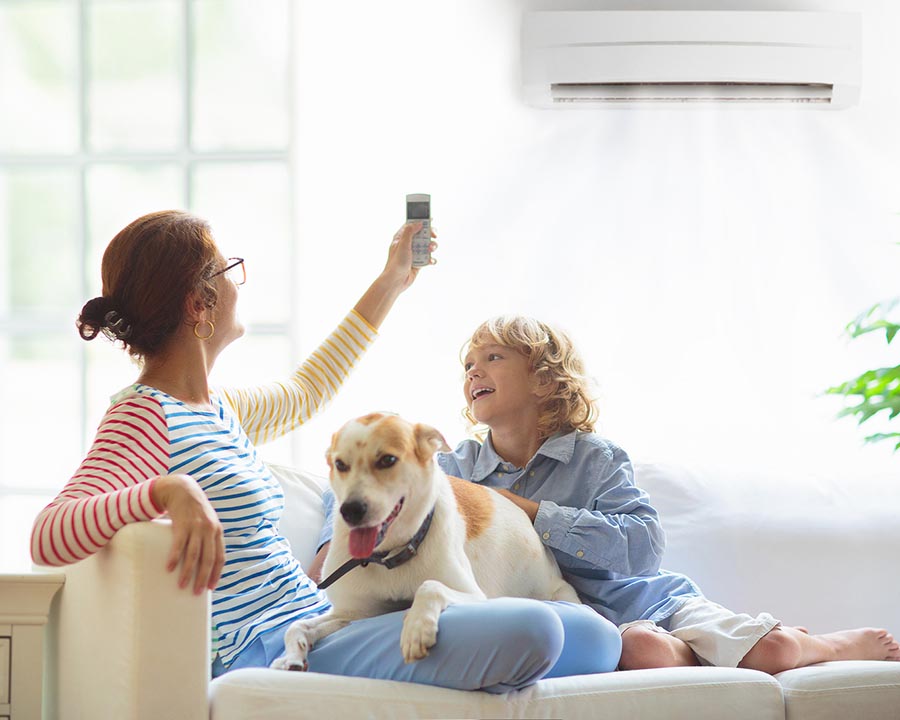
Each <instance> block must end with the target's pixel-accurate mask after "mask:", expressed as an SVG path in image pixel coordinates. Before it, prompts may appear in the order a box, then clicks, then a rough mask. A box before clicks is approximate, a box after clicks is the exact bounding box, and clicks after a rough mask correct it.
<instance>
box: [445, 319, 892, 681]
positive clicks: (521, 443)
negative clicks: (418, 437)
mask: <svg viewBox="0 0 900 720" xmlns="http://www.w3.org/2000/svg"><path fill="white" fill-rule="evenodd" d="M464 351H465V358H464V368H465V373H466V375H465V382H464V391H465V397H466V411H465V412H466V415H467V416H468V418H469V420H470V421H471V422H472V423H473V424H476V423H477V424H480V425H482V426H486V427H487V429H488V432H487V435H486V437H485V438H484V441H483V442H478V441H476V440H465V441H463V442H462V443H461V444H460V445H459V447H457V448H456V450H455V451H454V452H453V453H445V454H441V455H439V456H438V461H439V463H440V465H441V467H442V469H443V470H444V471H445V472H446V473H448V474H449V475H455V476H457V477H461V478H465V479H467V480H470V481H473V482H477V483H481V484H484V485H488V486H490V487H493V488H495V489H496V490H498V491H499V492H501V493H503V494H504V495H506V496H507V497H509V498H510V499H511V500H512V501H513V502H515V503H516V504H517V505H519V507H521V508H522V509H523V510H524V511H525V512H526V513H527V514H528V516H529V518H531V521H532V523H533V524H534V528H535V530H536V531H537V533H538V534H539V535H540V537H541V538H542V539H543V541H544V543H545V544H546V545H547V546H548V547H549V548H550V549H551V550H552V551H553V553H554V555H555V556H556V559H557V561H558V562H559V565H560V568H561V569H562V571H563V575H564V576H565V578H566V580H568V581H569V582H570V583H571V584H572V585H573V586H574V587H575V589H576V590H577V591H578V593H579V595H580V596H581V598H582V600H583V601H584V602H585V603H587V604H589V605H591V606H592V607H593V608H594V609H595V610H596V611H597V612H599V613H600V614H602V615H604V616H605V617H607V618H608V619H610V620H611V621H612V622H614V623H616V624H617V625H619V630H620V632H621V633H622V657H621V661H620V665H619V667H620V668H621V669H623V670H631V669H638V668H654V667H672V666H679V665H698V664H702V665H718V666H724V667H743V668H752V669H756V670H762V671H764V672H768V673H772V674H775V673H778V672H781V671H783V670H788V669H791V668H796V667H802V666H805V665H810V664H813V663H817V662H823V661H826V660H900V646H898V644H897V643H896V642H895V641H894V638H893V636H892V635H891V634H889V633H888V632H887V631H886V630H878V629H874V628H860V629H856V630H847V631H843V632H837V633H831V634H827V635H810V634H808V633H807V631H806V629H805V628H793V627H785V626H783V625H782V624H781V623H780V622H779V621H778V620H776V619H775V618H774V617H772V616H771V615H769V614H768V613H762V614H760V615H758V616H757V617H751V616H750V615H744V614H737V613H733V612H731V611H730V610H727V609H725V608H723V607H721V606H720V605H717V604H715V603H713V602H711V601H709V600H707V599H706V598H705V597H704V596H703V594H702V592H701V591H700V588H699V587H697V585H696V584H694V582H693V581H691V579H690V578H688V577H686V576H684V575H679V574H675V573H670V572H667V571H665V570H660V569H659V563H660V559H661V557H662V552H663V548H664V545H665V541H664V536H663V533H662V530H661V528H660V525H659V519H658V516H657V513H656V510H654V509H653V507H652V506H651V505H650V501H649V498H648V497H647V495H646V493H644V492H643V491H642V490H641V489H640V488H638V487H636V486H635V485H634V483H633V480H632V467H631V461H630V460H629V458H628V455H627V454H626V453H625V452H624V451H623V450H622V449H621V448H618V447H616V446H615V445H614V444H613V443H611V442H609V441H608V440H604V439H603V438H601V437H599V436H598V435H596V434H594V432H593V430H594V422H595V419H596V410H595V408H594V405H593V402H592V400H591V399H590V397H589V395H588V382H587V379H586V378H585V375H584V366H583V363H582V360H581V358H580V357H579V355H578V353H577V352H576V350H575V348H574V346H573V345H572V343H571V341H570V340H569V338H568V337H567V336H566V335H565V334H564V333H562V332H559V331H556V330H554V329H552V328H550V327H548V326H547V325H545V324H544V323H541V322H538V321H536V320H534V319H531V318H525V317H498V318H494V319H492V320H488V321H487V322H485V323H482V324H481V325H480V326H479V327H478V328H477V329H476V330H475V332H474V333H473V334H472V337H471V339H470V340H469V341H468V343H467V345H466V347H464Z"/></svg>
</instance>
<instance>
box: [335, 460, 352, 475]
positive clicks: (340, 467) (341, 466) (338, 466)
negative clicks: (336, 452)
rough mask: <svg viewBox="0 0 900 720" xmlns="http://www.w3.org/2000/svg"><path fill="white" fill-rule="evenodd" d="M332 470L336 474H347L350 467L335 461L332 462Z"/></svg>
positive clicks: (340, 461)
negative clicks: (335, 471) (336, 472)
mask: <svg viewBox="0 0 900 720" xmlns="http://www.w3.org/2000/svg"><path fill="white" fill-rule="evenodd" d="M334 469H335V470H337V471H338V472H347V471H348V470H349V469H350V466H349V465H348V464H347V463H345V462H344V461H343V460H340V459H337V460H335V461H334Z"/></svg>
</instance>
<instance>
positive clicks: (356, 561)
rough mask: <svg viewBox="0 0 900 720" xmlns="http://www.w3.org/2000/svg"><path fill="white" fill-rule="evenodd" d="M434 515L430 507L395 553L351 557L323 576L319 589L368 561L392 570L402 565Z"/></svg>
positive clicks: (416, 551) (414, 553)
mask: <svg viewBox="0 0 900 720" xmlns="http://www.w3.org/2000/svg"><path fill="white" fill-rule="evenodd" d="M433 517H434V508H431V512H429V513H428V515H426V516H425V520H424V521H423V522H422V525H421V526H420V527H419V529H418V530H417V531H416V534H415V535H413V536H412V538H411V539H410V541H409V542H408V543H406V545H405V547H404V548H403V549H402V550H401V551H400V552H398V553H397V554H396V555H391V556H390V557H388V554H387V552H380V553H373V554H372V555H369V557H367V558H351V559H350V560H348V561H347V562H345V563H344V564H343V565H341V566H340V567H339V568H338V569H337V570H335V571H334V572H333V573H331V575H329V576H328V577H327V578H325V579H324V580H323V581H322V582H320V583H319V589H320V590H324V589H325V588H327V587H328V586H329V585H331V584H333V583H334V582H336V581H337V580H340V579H341V578H342V577H344V575H346V574H347V573H348V572H350V571H351V570H352V569H353V568H355V567H357V566H359V565H361V566H362V567H365V566H366V565H368V564H369V563H375V564H376V565H383V566H384V567H386V568H387V569H388V570H393V569H394V568H395V567H397V566H398V565H402V564H403V563H405V562H407V561H408V560H410V559H412V558H413V557H415V555H416V553H418V551H419V545H421V544H422V541H423V540H424V539H425V536H426V535H427V534H428V528H430V527H431V519H432V518H433Z"/></svg>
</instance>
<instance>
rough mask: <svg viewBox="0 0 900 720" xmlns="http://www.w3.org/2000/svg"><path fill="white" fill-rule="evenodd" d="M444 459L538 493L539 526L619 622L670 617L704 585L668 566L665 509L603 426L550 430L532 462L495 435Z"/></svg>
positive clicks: (466, 472) (532, 495)
mask: <svg viewBox="0 0 900 720" xmlns="http://www.w3.org/2000/svg"><path fill="white" fill-rule="evenodd" d="M437 460H438V463H439V464H440V466H441V469H442V470H444V472H446V473H447V474H448V475H453V476H456V477H461V478H463V479H464V480H470V481H472V482H476V483H479V484H482V485H487V486H488V487H495V488H503V489H506V490H509V491H510V492H513V493H515V494H517V495H521V496H522V497H525V498H528V499H529V500H533V501H535V502H537V503H539V508H538V512H537V516H536V517H535V520H534V529H535V530H536V531H537V533H538V535H539V536H540V537H541V539H542V541H543V542H544V544H545V545H546V546H547V547H548V548H550V550H552V552H553V554H554V556H555V557H556V560H557V562H558V563H559V566H560V569H561V570H562V571H563V575H564V576H565V578H566V580H568V581H569V582H570V583H571V584H572V585H573V586H574V587H575V589H576V590H577V591H578V594H579V595H580V596H581V599H582V601H583V602H585V603H587V604H589V605H591V606H592V607H593V608H594V609H595V610H597V611H598V612H599V613H601V614H602V615H604V616H605V617H607V618H608V619H609V620H611V621H612V622H614V623H616V624H622V623H626V622H631V621H633V620H638V619H650V620H653V621H655V622H662V621H663V620H665V619H666V618H668V617H669V616H670V615H671V614H672V613H674V612H675V611H676V610H677V609H678V608H679V607H681V605H682V604H683V602H684V601H685V600H686V599H687V598H688V597H692V596H696V595H700V594H701V593H700V590H699V588H698V587H697V586H696V585H695V584H694V583H693V582H692V581H691V580H690V579H689V578H687V577H685V576H683V575H677V574H674V573H669V572H666V571H665V570H662V571H661V570H660V569H659V565H660V561H661V559H662V553H663V550H664V548H665V535H664V533H663V531H662V528H661V527H660V524H659V517H658V514H657V512H656V510H655V509H654V508H653V506H652V505H651V504H650V498H649V497H648V496H647V494H646V493H645V492H644V491H643V490H641V489H640V488H638V487H637V486H635V484H634V473H633V469H632V466H631V460H630V459H629V457H628V455H627V454H626V453H625V451H624V450H622V449H621V448H619V447H617V446H616V445H615V444H613V443H612V442H610V441H608V440H605V439H603V438H601V437H600V436H599V435H595V434H593V433H584V432H580V431H573V432H569V433H565V434H557V435H554V436H551V437H550V438H548V439H547V440H546V441H545V442H544V443H543V445H541V447H540V449H539V450H538V451H537V453H535V455H534V457H533V458H532V459H531V460H530V461H529V462H528V463H527V464H526V466H525V467H524V468H517V467H514V466H513V465H512V464H510V463H508V462H506V461H505V460H503V458H501V457H500V456H499V455H498V454H497V452H496V451H495V450H494V447H493V445H492V443H491V438H490V435H488V438H487V439H486V440H485V442H484V443H483V444H482V443H479V442H477V441H475V440H464V441H463V442H462V443H460V444H459V446H458V447H457V448H456V450H455V451H453V452H452V453H441V454H439V455H438V456H437ZM662 624H664V623H662Z"/></svg>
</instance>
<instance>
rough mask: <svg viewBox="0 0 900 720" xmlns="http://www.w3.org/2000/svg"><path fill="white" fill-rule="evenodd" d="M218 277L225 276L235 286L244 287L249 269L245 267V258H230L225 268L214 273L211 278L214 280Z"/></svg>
mask: <svg viewBox="0 0 900 720" xmlns="http://www.w3.org/2000/svg"><path fill="white" fill-rule="evenodd" d="M216 275H224V276H225V277H227V278H228V279H229V280H231V282H233V283H234V284H235V285H243V284H244V283H245V282H247V269H246V268H245V267H244V258H228V259H227V260H226V261H225V267H224V268H223V269H222V270H219V272H214V273H213V274H212V275H210V276H209V279H210V280H212V279H213V278H214V277H215V276H216Z"/></svg>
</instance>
